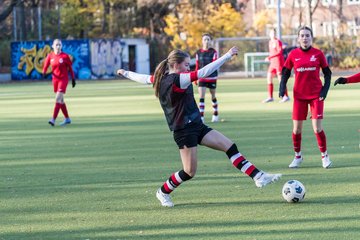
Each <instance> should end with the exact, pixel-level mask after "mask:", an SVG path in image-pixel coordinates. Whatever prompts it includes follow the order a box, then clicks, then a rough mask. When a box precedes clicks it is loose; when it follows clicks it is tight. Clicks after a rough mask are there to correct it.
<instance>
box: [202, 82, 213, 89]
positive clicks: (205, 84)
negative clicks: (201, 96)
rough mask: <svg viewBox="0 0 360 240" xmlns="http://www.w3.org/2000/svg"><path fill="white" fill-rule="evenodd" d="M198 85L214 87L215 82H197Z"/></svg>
mask: <svg viewBox="0 0 360 240" xmlns="http://www.w3.org/2000/svg"><path fill="white" fill-rule="evenodd" d="M199 87H206V88H209V89H216V82H199Z"/></svg>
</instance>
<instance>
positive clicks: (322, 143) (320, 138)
mask: <svg viewBox="0 0 360 240" xmlns="http://www.w3.org/2000/svg"><path fill="white" fill-rule="evenodd" d="M315 135H316V139H317V142H318V146H319V150H320V152H322V153H324V152H326V150H327V148H326V136H325V133H324V130H323V131H321V132H319V133H315Z"/></svg>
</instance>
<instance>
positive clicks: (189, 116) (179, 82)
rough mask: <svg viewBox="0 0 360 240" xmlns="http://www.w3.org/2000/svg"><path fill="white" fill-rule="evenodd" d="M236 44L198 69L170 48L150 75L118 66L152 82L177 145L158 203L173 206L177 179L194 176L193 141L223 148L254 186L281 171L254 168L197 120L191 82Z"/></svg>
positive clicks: (224, 58)
mask: <svg viewBox="0 0 360 240" xmlns="http://www.w3.org/2000/svg"><path fill="white" fill-rule="evenodd" d="M237 52H238V49H237V48H236V47H233V48H231V49H230V50H229V51H228V52H227V53H226V54H225V55H224V56H222V57H221V58H219V59H217V60H216V61H214V62H212V63H210V64H208V65H206V66H205V67H204V68H201V69H200V70H197V71H193V72H188V71H189V62H190V57H189V55H188V54H187V53H185V52H183V51H180V50H174V51H172V52H171V53H170V54H169V56H168V57H167V58H166V59H165V60H163V61H162V62H161V63H160V64H159V65H158V66H157V68H156V70H155V74H154V76H149V75H143V74H138V73H134V72H130V71H125V70H123V69H119V70H118V71H117V73H118V74H119V75H123V76H125V77H127V78H129V79H131V80H133V81H137V82H140V83H144V84H151V83H153V87H154V88H155V95H156V97H158V98H159V100H160V105H161V107H162V109H163V111H164V114H165V117H166V120H167V123H168V126H169V128H170V130H171V131H172V132H173V136H174V140H175V142H176V144H177V145H178V147H179V150H180V157H181V161H182V164H183V169H181V170H179V171H177V172H176V173H173V174H172V175H171V176H170V178H169V179H168V180H167V181H166V182H165V183H164V184H163V185H162V187H160V188H159V189H158V190H157V192H156V197H157V198H158V199H159V201H160V202H161V205H162V206H165V207H173V206H174V204H173V202H172V201H171V198H170V195H169V194H170V193H171V192H172V191H173V190H175V188H176V187H178V186H179V185H180V184H181V183H183V182H185V181H187V180H190V179H191V178H192V177H194V175H195V173H196V169H197V145H199V144H200V145H204V146H207V147H209V148H212V149H215V150H220V151H223V152H225V153H226V154H227V156H228V157H229V159H230V161H231V162H232V164H233V165H234V166H235V167H236V168H238V169H239V170H240V171H242V172H243V173H245V174H247V175H248V176H249V177H251V178H252V179H253V180H254V181H255V185H256V186H257V187H264V186H265V185H267V184H270V183H272V182H275V181H277V180H278V179H279V178H280V177H281V174H269V173H265V172H263V171H261V170H259V169H258V168H256V167H255V166H254V165H253V164H252V163H250V162H249V161H248V160H246V159H245V157H244V156H243V155H242V154H241V153H239V151H238V149H237V146H236V145H235V143H233V142H232V141H231V140H230V139H228V138H227V137H225V136H224V135H223V134H221V133H220V132H218V131H216V130H213V129H211V128H209V127H208V126H206V125H204V124H203V122H202V121H201V115H200V111H199V109H198V107H197V105H196V102H195V98H194V92H193V87H192V82H194V81H196V80H197V79H199V78H205V77H207V76H209V75H210V74H211V73H213V72H214V71H215V70H216V69H218V68H219V67H220V66H221V65H223V64H224V63H225V62H226V61H228V60H230V59H231V57H232V56H233V55H235V54H237Z"/></svg>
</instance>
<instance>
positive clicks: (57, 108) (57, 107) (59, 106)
mask: <svg viewBox="0 0 360 240" xmlns="http://www.w3.org/2000/svg"><path fill="white" fill-rule="evenodd" d="M60 108H61V103H55V107H54V112H53V119H54V120H55V119H56V118H57V116H58V114H59V111H60Z"/></svg>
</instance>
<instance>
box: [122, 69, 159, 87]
mask: <svg viewBox="0 0 360 240" xmlns="http://www.w3.org/2000/svg"><path fill="white" fill-rule="evenodd" d="M116 74H117V75H119V76H124V77H126V78H127V79H130V80H132V81H135V82H138V83H142V84H152V83H153V82H154V81H153V76H152V75H147V74H140V73H136V72H131V71H126V70H124V69H119V70H117V71H116Z"/></svg>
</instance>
